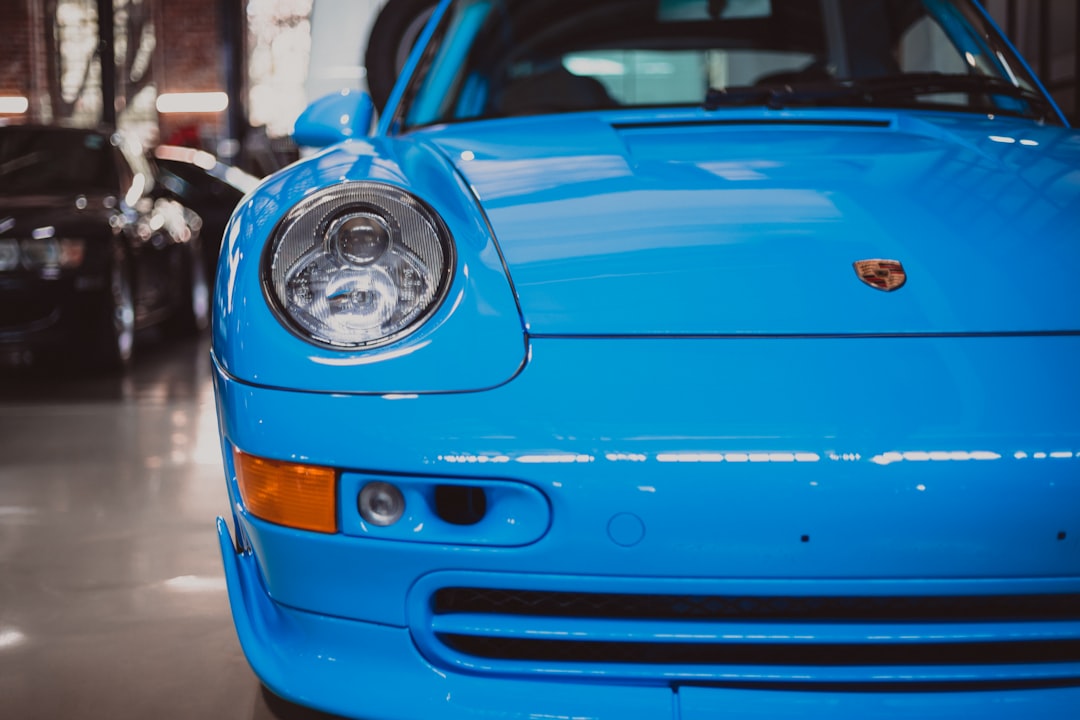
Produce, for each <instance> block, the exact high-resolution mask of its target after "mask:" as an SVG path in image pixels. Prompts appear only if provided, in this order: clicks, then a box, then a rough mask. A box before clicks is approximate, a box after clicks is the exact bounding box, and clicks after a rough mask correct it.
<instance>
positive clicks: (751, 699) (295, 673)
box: [218, 520, 1080, 720]
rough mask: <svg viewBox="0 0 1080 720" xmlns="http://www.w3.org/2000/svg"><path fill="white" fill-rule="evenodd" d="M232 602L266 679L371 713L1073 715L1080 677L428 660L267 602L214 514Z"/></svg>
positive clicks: (372, 717)
mask: <svg viewBox="0 0 1080 720" xmlns="http://www.w3.org/2000/svg"><path fill="white" fill-rule="evenodd" d="M218 535H219V539H220V542H221V553H222V558H223V560H224V563H225V577H226V580H227V582H228V589H229V601H230V603H231V605H232V611H233V618H234V620H235V623H236V630H237V634H238V636H239V638H240V643H241V645H242V647H243V649H244V653H245V655H246V656H247V659H248V661H249V662H250V663H251V666H252V668H253V669H254V670H255V673H256V674H257V675H258V676H259V678H260V679H261V680H262V682H263V683H264V684H266V685H267V687H269V688H270V689H271V690H273V691H274V692H275V693H277V694H279V695H281V696H282V697H285V698H286V699H288V700H290V701H292V702H295V703H299V704H302V705H305V706H309V707H313V708H317V709H320V710H323V711H325V712H332V713H335V714H338V715H342V716H345V717H356V718H363V719H364V720H427V719H429V718H439V719H440V720H480V719H481V718H484V719H488V720H490V718H501V719H503V720H514V719H520V720H536V718H574V719H579V720H667V719H668V718H670V719H671V720H705V719H706V718H710V719H711V718H718V717H723V718H728V719H730V720H744V719H745V720H750V719H751V718H753V719H755V720H759V719H762V718H769V720H845V719H847V718H850V719H851V720H866V718H876V719H881V718H894V719H896V720H900V719H904V720H910V719H912V718H919V719H920V720H956V719H957V718H980V719H982V720H1018V719H1020V718H1057V719H1061V720H1067V719H1069V718H1076V717H1077V716H1078V715H1077V708H1080V687H1058V688H1043V689H1022V690H1017V689H1013V690H994V689H980V690H978V691H971V690H969V691H951V692H925V693H918V692H915V693H913V692H910V691H905V692H888V691H886V692H868V691H865V690H864V691H861V692H859V691H850V690H843V689H835V688H829V689H824V690H815V691H809V690H805V689H803V690H794V689H776V688H765V689H748V688H745V687H742V688H738V687H727V688H725V687H720V686H716V687H703V686H697V685H694V684H692V683H690V682H687V683H685V684H676V685H674V686H669V687H663V686H653V685H634V684H624V683H607V684H597V683H591V682H587V681H582V680H580V679H560V678H558V677H557V676H555V677H547V678H542V679H517V678H491V677H485V676H478V675H472V674H467V673H462V672H454V671H446V670H443V669H440V668H437V667H434V666H432V665H431V664H430V663H428V662H427V661H425V660H424V658H423V657H422V656H421V655H420V653H419V652H418V651H417V649H416V646H415V644H414V643H413V640H412V638H411V637H410V635H409V631H408V630H407V629H405V628H399V627H388V626H385V625H379V624H376V623H366V622H359V621H354V620H344V619H341V618H334V617H329V616H324V615H315V614H311V613H306V612H303V611H300V610H295V609H293V608H289V607H287V606H284V605H281V604H279V603H276V602H274V601H273V600H271V599H270V598H269V597H268V596H267V594H266V590H265V588H264V586H263V584H262V581H261V579H260V577H259V570H258V566H257V564H256V562H255V559H254V557H253V556H252V555H251V554H250V553H241V554H238V553H237V552H236V551H235V548H234V547H233V543H232V539H231V537H230V536H229V531H228V528H227V526H226V524H225V522H224V521H222V520H219V522H218Z"/></svg>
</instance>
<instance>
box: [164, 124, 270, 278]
mask: <svg viewBox="0 0 1080 720" xmlns="http://www.w3.org/2000/svg"><path fill="white" fill-rule="evenodd" d="M153 162H155V163H156V164H157V168H158V171H159V176H160V179H161V184H162V185H164V186H166V187H167V188H168V189H169V190H170V191H172V193H173V194H174V195H175V196H176V197H177V199H179V200H180V202H182V203H183V204H184V205H185V206H186V207H189V208H191V209H192V210H194V211H195V212H197V213H198V214H199V217H200V218H202V232H201V233H200V235H201V237H202V252H203V261H204V266H205V268H206V277H207V278H209V279H210V280H213V278H214V272H215V269H216V267H217V258H218V252H219V251H220V250H221V240H222V236H223V235H224V233H225V226H226V225H227V224H228V223H229V217H230V216H231V215H232V212H233V210H234V209H235V208H236V206H237V204H239V202H240V200H241V199H243V197H244V195H246V194H247V193H248V192H249V191H251V190H253V189H254V188H255V186H256V185H258V184H259V178H257V177H255V176H254V175H251V174H249V173H247V172H245V171H243V170H241V169H240V168H238V167H234V166H232V165H228V164H226V163H223V162H221V161H220V160H219V159H218V158H216V157H215V156H214V155H212V154H210V153H208V152H206V151H205V150H198V149H196V148H189V147H180V146H177V145H159V146H158V147H156V148H154V152H153Z"/></svg>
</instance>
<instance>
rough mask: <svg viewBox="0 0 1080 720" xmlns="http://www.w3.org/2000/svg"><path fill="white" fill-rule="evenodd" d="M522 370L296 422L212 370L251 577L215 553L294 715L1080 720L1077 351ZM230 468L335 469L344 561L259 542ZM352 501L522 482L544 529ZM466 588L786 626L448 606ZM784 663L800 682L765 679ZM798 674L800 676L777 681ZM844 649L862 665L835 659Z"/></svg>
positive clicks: (636, 354) (690, 358)
mask: <svg viewBox="0 0 1080 720" xmlns="http://www.w3.org/2000/svg"><path fill="white" fill-rule="evenodd" d="M838 343H845V345H844V346H843V347H840V346H839V345H838ZM531 350H532V352H531V360H530V363H529V364H528V366H527V367H526V368H525V369H524V370H523V372H522V373H521V374H520V375H519V377H517V378H516V379H515V380H514V381H512V382H510V383H508V384H506V385H504V386H502V387H500V388H496V389H493V390H490V391H486V392H481V393H463V394H444V395H409V396H400V395H387V396H379V395H341V394H337V395H330V394H321V393H303V392H288V391H281V390H271V389H266V388H259V387H255V386H252V385H248V384H245V383H241V382H239V381H237V380H235V379H233V378H230V377H228V376H226V375H225V374H224V373H222V372H221V371H220V369H219V372H218V374H217V378H216V382H217V392H218V401H219V412H220V420H221V427H222V429H223V433H224V441H225V447H226V450H227V452H226V453H225V455H226V466H227V468H228V474H229V477H230V482H229V489H230V494H231V498H232V500H233V504H234V512H235V520H236V528H237V534H238V538H237V542H238V544H239V545H240V546H241V548H242V549H243V550H242V552H241V553H240V554H239V555H238V554H237V553H236V552H235V551H234V550H233V547H232V543H231V542H230V541H229V540H228V536H227V533H226V532H225V531H224V530H222V533H223V534H222V547H223V553H224V555H225V561H226V566H227V576H228V577H229V584H230V596H231V598H232V602H233V609H234V615H235V616H236V619H237V626H238V629H239V632H240V636H241V641H242V644H243V645H244V648H245V651H246V652H247V653H248V656H249V659H250V660H251V662H252V665H253V667H255V670H256V672H257V673H258V674H259V675H260V677H261V678H262V679H263V680H264V682H266V683H267V685H269V686H270V687H271V689H273V690H275V691H276V692H278V693H279V694H281V695H283V696H285V697H287V698H289V699H292V700H295V701H298V702H301V703H304V704H309V705H312V706H315V707H320V708H323V709H326V710H330V711H333V712H337V713H340V714H359V715H360V716H361V717H367V718H371V719H374V718H427V717H436V716H437V717H475V716H479V715H486V714H491V713H494V714H497V715H500V716H504V717H518V716H521V717H525V716H530V717H536V716H537V714H539V715H540V716H545V715H547V716H551V717H619V718H637V717H641V718H658V717H677V718H682V719H684V720H687V719H692V718H698V717H709V716H710V715H709V713H712V712H714V711H715V712H718V710H719V708H725V713H729V712H730V713H731V716H732V717H740V714H739V713H742V716H746V717H781V718H783V717H795V716H796V714H798V715H799V716H802V717H811V718H813V717H817V716H820V717H826V716H828V717H833V718H836V717H847V716H850V717H856V716H858V717H866V716H868V715H869V716H875V717H882V716H884V717H898V718H900V717H903V718H908V717H919V716H926V717H957V716H964V715H967V714H970V715H971V716H975V715H976V713H978V715H979V716H984V717H991V718H993V717H1002V718H1005V717H1009V718H1013V717H1022V716H1023V714H1024V713H1030V712H1036V713H1039V714H1040V716H1047V717H1075V710H1071V709H1069V708H1074V707H1078V706H1080V705H1077V704H1076V703H1077V702H1078V699H1080V698H1078V697H1077V695H1076V692H1077V691H1076V690H1075V689H1074V686H1075V685H1077V683H1078V682H1080V645H1078V643H1080V602H1078V598H1080V545H1078V543H1077V540H1078V538H1080V511H1078V509H1077V508H1080V470H1078V468H1080V418H1078V414H1077V412H1076V411H1075V408H1077V407H1080V378H1078V377H1077V376H1076V374H1075V373H1074V372H1072V370H1071V369H1070V368H1071V366H1072V361H1071V359H1072V358H1075V357H1077V356H1080V338H1077V337H1037V338H959V339H931V338H925V339H861V340H854V341H840V340H798V341H795V340H792V341H779V340H764V339H763V340H753V339H745V340H738V341H707V340H701V341H686V340H682V341H677V340H620V341H603V340H556V339H545V340H535V339H534V340H533V342H532V345H531ZM838 351H839V352H838ZM751 369H752V372H750V370H751ZM233 446H235V447H238V448H240V449H241V450H243V451H245V452H248V453H252V454H255V455H261V456H264V457H270V458H276V459H281V460H291V461H297V462H308V463H313V464H320V465H327V466H330V467H335V468H339V469H341V470H342V471H343V475H342V478H343V482H342V483H341V487H340V488H339V498H338V500H339V507H338V515H339V526H340V527H342V528H343V531H342V532H339V533H338V534H336V535H320V534H316V533H307V532H301V531H295V530H290V529H287V528H283V527H279V526H275V525H271V524H269V523H266V522H264V521H261V520H259V519H258V518H254V517H252V516H250V514H248V513H247V511H246V509H245V508H244V507H243V505H242V503H241V502H240V498H239V494H238V492H237V489H236V487H235V481H234V480H233V473H232V468H231V453H230V452H228V449H229V448H230V447H233ZM353 476H362V477H370V476H374V477H380V478H385V479H390V480H396V481H398V482H412V483H419V484H422V483H424V482H430V483H439V482H444V481H445V482H475V483H494V484H498V483H508V484H510V483H513V484H521V485H523V486H527V487H529V488H532V489H533V490H535V491H536V492H538V493H540V494H542V496H543V497H544V498H545V499H546V501H547V505H546V507H545V512H546V515H545V518H544V522H543V523H542V524H541V525H542V527H541V528H540V531H539V532H538V533H534V535H531V536H530V537H529V540H528V541H526V542H522V543H514V542H506V543H503V544H494V545H492V544H487V545H485V544H483V543H482V542H480V541H478V540H476V539H475V538H472V539H470V538H464V537H463V538H462V539H461V541H460V542H451V541H448V539H447V537H446V536H445V535H435V536H432V535H430V534H429V533H430V531H431V528H430V526H426V525H425V527H419V526H409V527H406V528H405V529H406V530H408V531H409V532H408V533H405V534H398V535H392V534H389V533H390V531H388V534H385V535H382V536H380V535H379V534H377V533H367V534H363V533H361V532H360V531H359V530H356V528H357V527H358V525H359V523H357V522H356V518H355V517H354V516H355V515H356V512H357V511H356V509H355V504H356V497H355V493H356V491H357V489H358V485H356V484H350V483H349V482H345V481H344V479H345V478H350V477H353ZM398 530H399V531H400V530H401V528H398ZM455 588H466V589H480V590H482V591H484V592H486V593H488V596H489V597H490V595H491V593H490V592H489V591H494V592H496V593H497V592H502V591H509V592H510V593H512V594H514V598H515V600H514V601H515V602H518V601H520V600H521V598H523V597H526V598H530V597H533V595H530V593H534V594H539V595H543V596H544V597H546V598H547V599H548V600H551V599H552V598H555V599H559V598H562V597H563V596H564V595H565V594H566V593H570V592H578V593H583V594H585V595H586V596H588V597H589V598H591V599H593V600H595V599H597V598H600V599H601V600H603V601H604V602H608V601H610V600H611V599H612V598H614V600H615V602H616V603H621V602H624V601H625V600H626V599H627V598H633V599H634V601H635V602H637V601H638V600H640V599H641V598H643V597H648V596H657V595H661V596H664V597H665V598H672V597H682V596H688V597H691V598H693V599H694V602H699V603H700V602H704V603H705V604H706V605H710V604H711V603H714V602H715V601H716V600H717V599H718V598H722V599H724V601H725V602H730V601H732V600H733V599H734V600H735V601H736V604H738V603H739V602H741V601H743V600H749V599H752V600H753V601H754V603H755V604H756V605H758V606H764V607H767V608H768V607H775V606H780V607H781V610H780V611H773V610H768V611H764V612H758V611H754V612H747V613H746V615H745V616H739V615H737V614H736V615H735V616H731V615H725V616H723V617H721V616H720V615H717V614H716V613H715V612H713V611H710V613H712V614H707V615H706V616H705V617H690V616H676V615H673V614H670V612H671V611H665V612H668V613H669V614H667V615H664V614H663V613H661V614H658V615H655V616H654V615H648V614H647V615H635V614H634V613H633V612H630V613H629V614H628V613H627V611H625V610H624V611H620V612H621V614H620V613H619V612H616V613H613V614H612V615H611V616H610V617H607V616H603V615H602V614H597V612H596V611H589V612H590V613H591V614H588V613H587V614H585V615H581V616H571V615H572V612H571V611H567V610H566V609H565V608H564V607H561V606H560V607H556V609H554V610H550V609H549V610H545V611H542V612H533V613H531V614H530V613H519V612H504V611H502V610H500V609H498V608H494V606H492V605H491V604H490V603H489V604H488V606H483V607H481V606H479V605H469V606H467V607H465V609H463V610H462V609H460V608H458V609H453V608H450V607H449V606H447V607H440V605H439V603H440V600H439V598H440V592H441V591H443V590H453V589H455ZM1029 598H1034V600H1033V601H1032V603H1031V604H1029V602H1028V599H1029ZM837 599H840V600H841V601H843V602H841V603H840V604H839V605H837V604H836V603H835V602H834V601H835V600H837ZM763 600H764V602H762V601H763ZM968 601H970V604H971V606H972V608H974V609H973V610H972V614H971V617H965V616H964V613H965V602H968ZM844 603H847V606H845V605H844ZM995 603H998V604H995ZM676 604H678V603H676ZM555 605H556V606H558V605H559V603H558V602H556V603H555ZM823 606H824V607H829V608H832V609H830V610H827V611H821V610H813V611H812V612H810V613H809V614H808V615H806V616H801V615H799V613H801V612H804V611H805V609H806V608H810V607H819V608H820V607H823ZM856 606H857V607H856ZM710 607H711V605H710ZM793 607H794V608H802V609H801V610H797V611H792V610H791V608H793ZM844 607H855V611H856V612H857V615H853V616H852V617H844V616H843V608H844ZM942 607H944V608H947V612H946V611H942V610H941V608H942ZM837 608H840V609H839V610H837ZM1001 608H1004V610H1002V609H1001ZM1047 608H1050V611H1049V612H1050V614H1049V615H1047V616H1046V617H1043V616H1042V614H1043V613H1044V612H1046V609H1047ZM650 612H651V611H650ZM822 612H824V614H822ZM906 612H911V613H913V614H912V615H910V616H907V615H905V613H906ZM938 612H945V615H943V616H938V615H936V614H935V613H938ZM770 613H772V614H770ZM814 613H818V614H817V615H814ZM687 617H689V619H687ZM855 618H858V621H857V622H856V621H854V619H855ZM462 637H464V638H465V639H466V642H460V639H461V638H462ZM538 639H539V641H540V642H539V643H537V642H536V640H538ZM545 643H546V644H545ZM552 643H554V646H557V650H552V649H551V648H552V647H553V645H552ZM731 645H742V646H746V645H751V646H754V647H755V649H754V651H753V653H752V654H751V655H750V656H749V657H748V656H747V655H745V654H743V655H738V656H737V657H736V656H729V655H728V654H726V653H727V651H728V649H729V648H730V646H731ZM770 645H771V646H773V648H774V649H775V648H776V647H779V648H780V651H781V652H780V653H779V654H778V653H774V652H772V649H769V648H767V647H766V648H765V650H763V651H762V653H758V652H757V649H756V648H757V647H764V646H770ZM613 647H621V648H623V649H625V648H627V647H631V648H633V651H634V652H637V651H639V650H640V651H642V654H641V656H640V657H637V658H635V657H627V656H626V654H625V653H624V654H623V655H622V656H615V655H612V654H610V651H611V649H612V648H613ZM478 648H479V649H478ZM492 648H493V649H492ZM522 648H524V650H523V649H522ZM687 648H690V649H691V651H690V652H689V653H687V652H685V651H686V650H687ZM785 648H790V649H792V650H794V652H793V653H792V655H793V656H795V657H800V658H802V660H800V661H799V662H798V663H794V664H793V663H791V662H787V663H784V662H783V661H782V658H781V656H782V655H783V651H784V650H785ZM898 648H899V650H898ZM910 648H914V650H913V651H912V652H909V649H910ZM653 650H656V652H655V653H654V652H653ZM586 651H588V653H591V654H590V655H589V656H585V654H584V653H585V652H586ZM835 651H840V652H841V653H843V652H848V651H850V652H851V653H852V655H851V657H856V658H862V659H863V661H859V662H855V661H850V660H847V661H845V660H844V659H843V658H841V659H839V660H836V659H830V660H827V661H826V660H821V661H817V660H815V653H820V654H821V655H822V656H823V657H824V656H826V655H829V656H835ZM983 651H985V652H983ZM939 652H940V657H938V656H937V654H938V653H939ZM530 653H532V654H530ZM680 653H681V654H680ZM769 653H772V654H771V655H770V654H769ZM632 654H633V653H631V655H632ZM984 655H985V656H986V657H983V656H984ZM331 657H332V658H334V659H335V660H334V661H333V662H334V663H335V664H334V667H332V668H327V666H328V665H329V664H330V661H329V660H326V658H331ZM733 657H734V659H732V658H733ZM763 658H765V659H763ZM807 658H809V660H808V659H807ZM302 668H306V669H302ZM394 679H396V682H397V684H394V683H395V680H394ZM704 686H708V687H704ZM927 686H931V687H933V689H934V690H936V691H937V692H932V693H927V694H926V695H925V697H924V696H923V695H922V694H921V693H918V692H916V693H912V692H910V691H911V690H925V689H926V687H927ZM398 687H402V688H405V689H402V690H401V691H400V692H399V691H395V690H390V691H387V692H386V695H388V696H392V697H381V696H380V697H379V698H374V697H368V695H369V694H370V693H372V692H379V691H386V689H387V688H398ZM473 688H475V690H473ZM564 688H565V693H563V690H564ZM1003 688H1004V689H1007V690H1003ZM448 696H449V697H450V698H451V700H449V701H448V700H446V698H447V697H448ZM459 701H460V704H458V702H459ZM1014 701H1015V704H1014ZM448 706H452V707H448ZM943 709H944V710H943ZM945 711H947V713H948V714H941V713H943V712H945ZM890 712H891V713H893V714H892V715H889V714H888V713H890ZM1070 712H1072V713H1074V714H1073V715H1070V714H1069V713H1070ZM815 713H817V715H815ZM826 713H827V715H826ZM845 713H848V714H845ZM935 713H938V714H937V715H935ZM725 716H727V715H725Z"/></svg>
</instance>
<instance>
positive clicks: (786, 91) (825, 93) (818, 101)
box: [704, 83, 869, 110]
mask: <svg viewBox="0 0 1080 720" xmlns="http://www.w3.org/2000/svg"><path fill="white" fill-rule="evenodd" d="M868 103H869V98H867V97H866V93H864V92H863V91H862V90H860V89H858V88H853V87H851V86H848V85H841V84H834V83H814V84H806V85H802V84H800V85H783V86H767V85H766V86H756V85H751V86H746V87H727V88H710V89H709V92H708V94H707V95H706V96H705V105H704V107H705V109H706V110H717V109H719V108H721V107H752V106H757V105H764V106H765V107H768V108H770V109H772V110H782V109H783V108H786V107H792V106H807V105H809V106H815V105H848V104H868Z"/></svg>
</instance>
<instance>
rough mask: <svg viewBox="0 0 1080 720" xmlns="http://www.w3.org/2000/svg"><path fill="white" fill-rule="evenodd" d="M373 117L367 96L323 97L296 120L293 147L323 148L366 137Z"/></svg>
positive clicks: (345, 93) (351, 93)
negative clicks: (294, 144) (294, 143)
mask: <svg viewBox="0 0 1080 720" xmlns="http://www.w3.org/2000/svg"><path fill="white" fill-rule="evenodd" d="M374 117H375V105H374V103H372V101H371V96H370V95H368V94H367V93H364V92H356V91H355V90H342V91H341V92H336V93H331V94H329V95H325V96H323V97H321V98H319V99H318V100H316V101H315V102H313V103H312V104H311V105H309V106H308V108H307V109H306V110H304V112H303V113H301V114H300V117H299V118H297V119H296V125H295V127H294V128H293V140H295V141H296V144H297V145H302V146H307V147H326V146H327V145H334V144H336V143H339V142H341V141H343V140H351V139H353V138H362V137H366V136H367V134H368V132H369V131H370V130H371V121H372V119H373V118H374Z"/></svg>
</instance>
